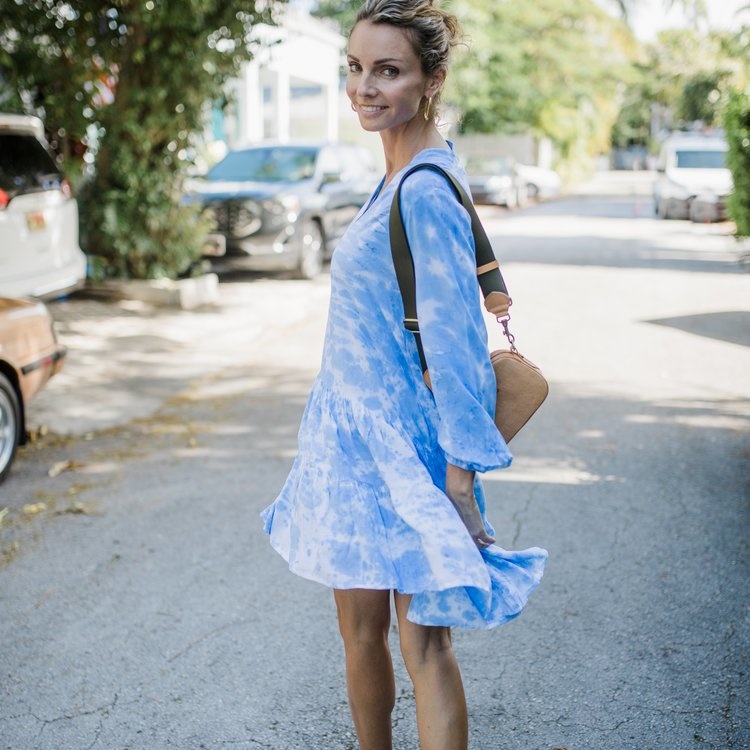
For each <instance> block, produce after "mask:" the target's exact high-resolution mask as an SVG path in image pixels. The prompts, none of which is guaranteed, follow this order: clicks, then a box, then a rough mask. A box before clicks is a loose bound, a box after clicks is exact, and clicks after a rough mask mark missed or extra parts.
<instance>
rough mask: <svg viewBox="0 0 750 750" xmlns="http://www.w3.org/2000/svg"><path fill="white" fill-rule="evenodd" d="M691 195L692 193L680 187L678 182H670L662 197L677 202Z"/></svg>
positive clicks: (682, 186)
mask: <svg viewBox="0 0 750 750" xmlns="http://www.w3.org/2000/svg"><path fill="white" fill-rule="evenodd" d="M691 195H692V193H691V192H690V190H688V189H687V188H686V187H685V186H684V185H681V184H680V183H679V182H674V181H673V180H670V181H669V182H668V183H667V185H666V189H665V190H664V195H663V197H664V198H675V199H676V200H678V201H685V200H687V199H688V198H689V197H690V196H691Z"/></svg>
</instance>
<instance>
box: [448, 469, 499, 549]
mask: <svg viewBox="0 0 750 750" xmlns="http://www.w3.org/2000/svg"><path fill="white" fill-rule="evenodd" d="M445 494H446V495H448V497H449V498H450V501H451V502H452V503H453V507H454V508H455V509H456V511H457V512H458V515H459V516H461V520H462V521H463V522H464V525H465V526H466V528H467V530H468V532H469V534H471V538H472V539H473V540H474V542H475V543H476V545H477V547H479V548H480V549H484V548H485V547H489V545H490V544H492V543H493V542H494V541H495V539H494V537H491V536H490V535H489V534H488V533H487V529H485V527H484V521H483V520H482V515H481V513H480V512H479V506H478V505H477V501H476V498H475V497H474V472H473V471H467V470H466V469H461V468H459V467H458V466H454V465H453V464H450V463H449V464H448V468H447V470H446V473H445Z"/></svg>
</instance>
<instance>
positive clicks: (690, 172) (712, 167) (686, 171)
mask: <svg viewBox="0 0 750 750" xmlns="http://www.w3.org/2000/svg"><path fill="white" fill-rule="evenodd" d="M727 150H728V146H727V142H726V140H725V139H724V138H722V137H719V136H710V135H691V134H682V133H676V134H674V135H671V136H669V137H668V138H667V139H666V140H665V141H664V143H663V144H662V148H661V151H660V153H659V161H658V163H657V167H656V168H657V171H658V176H657V178H656V181H655V182H654V208H655V210H656V213H657V214H658V215H659V216H661V218H662V219H692V220H693V221H705V220H714V221H719V220H722V219H725V218H726V210H727V208H726V204H727V196H728V195H729V193H731V192H732V174H731V172H730V171H729V169H728V168H727V165H726V155H727Z"/></svg>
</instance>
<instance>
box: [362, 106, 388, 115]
mask: <svg viewBox="0 0 750 750" xmlns="http://www.w3.org/2000/svg"><path fill="white" fill-rule="evenodd" d="M357 109H358V110H359V111H360V112H365V113H366V114H374V113H375V112H382V111H383V110H384V109H386V107H380V106H376V105H374V104H360V105H359V106H358V107H357Z"/></svg>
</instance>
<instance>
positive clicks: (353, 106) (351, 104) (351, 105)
mask: <svg viewBox="0 0 750 750" xmlns="http://www.w3.org/2000/svg"><path fill="white" fill-rule="evenodd" d="M349 106H350V107H351V108H352V112H356V111H357V105H356V104H355V103H354V102H350V104H349Z"/></svg>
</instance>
